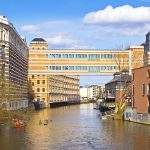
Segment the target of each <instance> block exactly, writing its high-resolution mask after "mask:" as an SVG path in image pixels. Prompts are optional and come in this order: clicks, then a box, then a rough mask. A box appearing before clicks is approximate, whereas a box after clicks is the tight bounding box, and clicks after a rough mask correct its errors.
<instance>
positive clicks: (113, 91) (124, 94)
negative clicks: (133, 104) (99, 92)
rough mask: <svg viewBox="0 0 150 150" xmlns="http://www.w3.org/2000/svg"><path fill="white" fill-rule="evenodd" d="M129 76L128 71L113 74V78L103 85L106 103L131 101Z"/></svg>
mask: <svg viewBox="0 0 150 150" xmlns="http://www.w3.org/2000/svg"><path fill="white" fill-rule="evenodd" d="M130 87H131V76H130V75H129V71H127V70H122V71H120V72H116V73H114V78H113V79H112V80H111V81H110V82H108V83H106V84H105V92H106V102H117V103H119V102H121V101H122V102H124V101H127V102H130V101H131V88H130Z"/></svg>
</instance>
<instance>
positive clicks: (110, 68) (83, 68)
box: [47, 66, 116, 72]
mask: <svg viewBox="0 0 150 150" xmlns="http://www.w3.org/2000/svg"><path fill="white" fill-rule="evenodd" d="M47 70H50V71H84V72H101V71H114V70H116V66H47Z"/></svg>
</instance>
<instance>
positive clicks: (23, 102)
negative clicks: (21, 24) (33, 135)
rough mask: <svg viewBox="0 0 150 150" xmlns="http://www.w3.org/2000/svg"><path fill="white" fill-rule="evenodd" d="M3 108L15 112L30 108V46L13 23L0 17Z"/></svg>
mask: <svg viewBox="0 0 150 150" xmlns="http://www.w3.org/2000/svg"><path fill="white" fill-rule="evenodd" d="M0 67H1V75H0V76H1V78H0V79H1V85H0V86H1V88H0V94H1V106H2V107H3V108H5V109H7V110H15V109H20V108H24V107H27V106H28V93H27V81H28V78H27V76H28V46H27V44H26V41H25V38H21V37H20V35H19V34H18V33H17V31H16V29H15V27H14V26H13V24H12V23H10V22H9V21H8V19H7V18H6V17H5V16H0Z"/></svg>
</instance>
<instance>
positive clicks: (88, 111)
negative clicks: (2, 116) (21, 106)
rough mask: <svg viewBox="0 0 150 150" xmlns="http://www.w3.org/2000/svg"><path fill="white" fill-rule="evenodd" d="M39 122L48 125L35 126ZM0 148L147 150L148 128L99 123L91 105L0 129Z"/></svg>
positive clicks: (44, 112)
mask: <svg viewBox="0 0 150 150" xmlns="http://www.w3.org/2000/svg"><path fill="white" fill-rule="evenodd" d="M40 119H41V120H42V119H48V120H49V124H48V125H46V126H44V125H39V120H40ZM50 120H52V121H50ZM0 145H2V147H3V149H2V150H11V149H12V150H101V149H102V150H149V149H150V126H145V125H141V124H135V123H130V122H122V121H114V120H100V117H99V111H98V110H94V109H93V106H92V105H91V104H82V105H75V106H66V107H60V108H54V109H45V110H42V111H37V112H34V113H33V114H31V120H30V121H29V123H28V125H27V126H26V127H25V128H20V129H14V128H10V127H8V126H3V127H0Z"/></svg>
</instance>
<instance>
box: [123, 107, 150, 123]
mask: <svg viewBox="0 0 150 150" xmlns="http://www.w3.org/2000/svg"><path fill="white" fill-rule="evenodd" d="M124 119H125V120H127V121H132V122H137V123H143V124H147V125H150V114H139V113H137V111H136V108H133V107H131V106H127V107H126V108H125V113H124Z"/></svg>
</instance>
